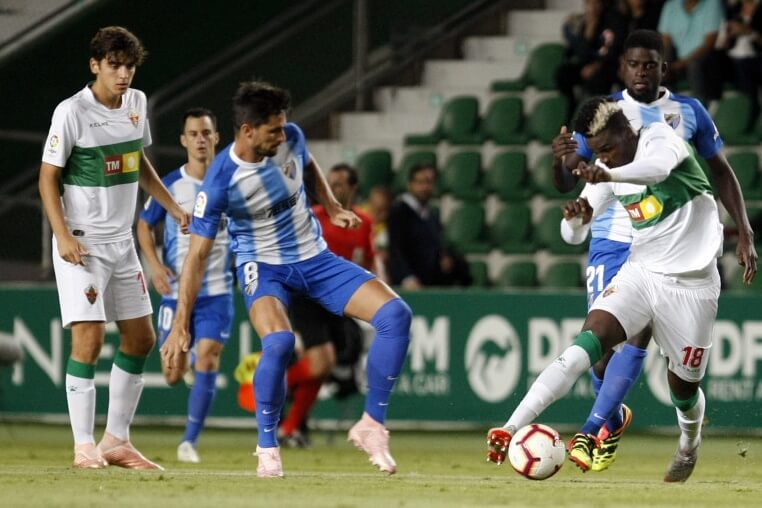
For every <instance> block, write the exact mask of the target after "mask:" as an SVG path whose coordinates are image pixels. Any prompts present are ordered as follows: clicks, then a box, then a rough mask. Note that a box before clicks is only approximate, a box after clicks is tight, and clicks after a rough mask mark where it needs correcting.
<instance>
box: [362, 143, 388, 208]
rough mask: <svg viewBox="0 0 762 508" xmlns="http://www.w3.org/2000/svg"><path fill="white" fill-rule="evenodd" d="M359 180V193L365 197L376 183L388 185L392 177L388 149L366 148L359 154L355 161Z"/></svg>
mask: <svg viewBox="0 0 762 508" xmlns="http://www.w3.org/2000/svg"><path fill="white" fill-rule="evenodd" d="M355 165H356V166H357V175H358V178H359V180H360V182H359V183H358V189H359V192H360V195H361V196H363V197H367V196H368V194H369V193H370V190H371V189H372V188H373V187H376V186H378V185H383V186H386V187H388V186H390V184H391V183H392V178H393V171H392V154H391V152H390V151H389V150H368V151H365V152H363V153H362V154H360V156H359V157H358V158H357V162H356V163H355Z"/></svg>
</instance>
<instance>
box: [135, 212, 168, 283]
mask: <svg viewBox="0 0 762 508" xmlns="http://www.w3.org/2000/svg"><path fill="white" fill-rule="evenodd" d="M136 230H137V236H138V245H139V246H140V251H141V252H142V253H143V256H144V257H145V259H146V260H147V261H148V266H149V267H150V268H151V282H152V283H153V287H155V288H156V291H158V292H159V294H162V295H168V294H169V293H170V292H171V291H172V286H171V285H170V281H171V280H173V279H174V278H175V274H174V272H173V271H172V269H171V268H170V267H168V266H167V265H165V264H164V263H162V262H161V259H159V256H158V255H157V254H156V238H155V236H154V228H152V227H151V226H150V224H148V223H147V222H146V221H145V220H143V219H138V225H137V227H136Z"/></svg>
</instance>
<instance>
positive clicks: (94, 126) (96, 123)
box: [90, 122, 108, 129]
mask: <svg viewBox="0 0 762 508" xmlns="http://www.w3.org/2000/svg"><path fill="white" fill-rule="evenodd" d="M90 127H91V128H93V129H94V128H96V127H108V122H93V123H91V124H90Z"/></svg>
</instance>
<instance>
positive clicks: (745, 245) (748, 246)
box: [736, 234, 757, 284]
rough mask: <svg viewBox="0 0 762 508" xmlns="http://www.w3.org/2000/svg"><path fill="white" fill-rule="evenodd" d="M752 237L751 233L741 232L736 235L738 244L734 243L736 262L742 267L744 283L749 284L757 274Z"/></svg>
mask: <svg viewBox="0 0 762 508" xmlns="http://www.w3.org/2000/svg"><path fill="white" fill-rule="evenodd" d="M753 238H754V236H753V235H751V236H750V235H748V234H741V235H739V236H738V245H736V258H738V264H739V265H741V266H743V267H744V271H743V282H744V284H751V282H752V281H753V280H754V276H755V275H756V274H757V251H756V249H755V248H754V241H753Z"/></svg>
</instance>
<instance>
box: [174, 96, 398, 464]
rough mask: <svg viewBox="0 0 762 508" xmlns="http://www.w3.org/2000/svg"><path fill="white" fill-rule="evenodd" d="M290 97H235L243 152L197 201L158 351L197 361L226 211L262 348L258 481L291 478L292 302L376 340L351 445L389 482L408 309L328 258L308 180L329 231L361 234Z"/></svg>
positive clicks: (211, 178)
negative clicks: (202, 307)
mask: <svg viewBox="0 0 762 508" xmlns="http://www.w3.org/2000/svg"><path fill="white" fill-rule="evenodd" d="M289 105H290V98H289V95H288V92H286V91H285V90H282V89H280V88H277V87H274V86H272V85H270V84H268V83H263V82H247V83H242V84H241V85H240V87H239V88H238V91H237V92H236V94H235V97H234V98H233V116H234V127H235V140H234V142H233V143H232V144H231V145H230V146H229V147H227V148H225V149H224V150H222V152H221V153H220V154H219V155H218V156H217V157H216V158H215V160H214V162H213V163H212V166H211V167H210V168H209V171H208V172H207V175H206V177H205V178H204V184H203V186H202V187H201V191H200V192H199V194H198V197H197V198H196V205H195V207H194V209H193V222H192V224H191V241H190V247H189V251H188V256H187V257H186V259H185V263H184V265H183V270H182V275H181V277H180V287H179V299H178V302H177V311H176V313H175V319H174V323H173V326H172V331H171V332H170V334H169V337H168V338H167V341H166V342H165V343H164V346H163V347H162V349H161V352H162V355H163V356H164V361H165V362H166V363H167V364H168V365H173V366H176V365H179V362H180V359H181V357H182V354H183V353H184V352H187V351H188V347H189V344H190V338H189V335H188V321H189V318H190V308H191V305H192V302H193V300H194V299H195V297H196V294H197V293H198V290H199V286H200V282H201V276H202V274H203V270H204V266H205V264H206V259H207V258H208V255H209V252H210V250H211V248H212V245H213V239H214V237H215V236H216V234H217V231H218V230H219V222H220V219H221V217H222V214H223V213H224V214H225V215H226V216H227V217H229V219H230V222H229V225H228V231H229V233H230V235H231V242H232V245H233V250H234V252H235V255H236V264H237V271H238V280H239V281H240V284H241V288H242V290H243V294H244V299H245V300H246V305H247V308H248V309H249V319H250V320H251V323H252V325H253V326H254V329H255V330H256V332H257V334H258V335H259V336H260V337H261V339H262V356H261V358H260V361H259V364H258V365H257V369H256V373H255V375H254V390H255V399H256V417H257V429H258V444H257V449H256V455H257V456H258V458H259V465H258V466H257V475H258V476H260V477H270V478H274V477H282V476H283V467H282V464H281V458H280V448H279V446H278V441H277V428H278V420H279V418H280V413H281V409H282V407H283V402H284V398H285V392H286V386H285V372H286V367H287V365H288V361H289V359H290V358H291V354H292V352H293V349H294V333H293V331H292V328H291V324H290V323H289V320H288V313H287V309H288V306H289V302H290V301H291V295H292V294H302V295H305V296H308V297H310V298H312V299H313V300H315V301H317V302H318V303H320V304H321V305H323V306H324V307H325V308H326V309H328V310H329V311H331V312H333V313H334V314H337V315H342V314H343V315H348V316H353V317H356V318H359V319H362V320H364V321H367V322H369V323H371V324H372V325H373V326H374V328H375V329H376V337H375V340H374V341H373V344H372V346H371V348H370V351H369V353H368V362H367V370H368V394H367V398H366V402H365V412H364V413H363V415H362V418H361V419H360V420H359V421H358V422H357V423H356V424H355V425H354V426H353V427H352V428H351V429H350V431H349V440H350V441H352V442H353V443H354V444H355V445H356V446H357V447H358V448H360V449H362V450H364V451H365V452H366V453H367V454H368V456H369V458H370V461H371V463H373V464H374V465H376V466H377V467H378V468H379V469H380V470H381V471H384V472H387V473H389V474H392V473H394V472H395V471H396V469H397V466H396V464H395V462H394V459H393V458H392V456H391V454H390V453H389V433H388V431H387V430H386V427H385V425H384V422H385V419H386V410H387V407H388V405H389V398H390V396H391V392H392V389H393V387H394V383H395V381H396V379H397V377H398V376H399V372H400V370H401V368H402V364H403V362H404V360H405V356H406V353H407V347H408V343H409V341H410V321H411V318H412V313H411V311H410V308H409V307H408V306H407V304H405V302H403V301H402V300H401V299H400V298H399V296H397V295H396V294H395V293H394V292H393V291H392V290H391V289H389V287H388V286H386V285H385V284H384V283H383V282H381V281H379V280H378V279H376V278H375V277H374V276H373V275H372V274H371V273H370V272H368V271H367V270H365V269H363V268H361V267H359V266H358V265H355V264H354V263H352V262H350V261H347V260H345V259H342V258H340V257H338V256H336V255H335V254H333V253H331V252H330V251H329V250H328V249H327V248H326V243H325V241H324V240H323V237H322V235H321V231H320V225H319V223H318V221H317V220H316V219H315V217H314V216H313V215H312V212H311V210H310V206H309V203H308V200H307V195H306V193H305V187H304V184H303V179H308V180H309V179H312V180H313V181H314V191H315V195H316V196H317V198H318V200H319V201H320V204H321V205H323V207H324V208H325V210H326V212H327V213H328V215H329V216H330V218H331V222H332V223H333V224H335V225H337V226H342V227H347V228H351V227H356V226H357V225H358V224H359V219H358V218H357V216H356V215H355V214H354V213H353V212H351V211H349V210H345V209H343V208H342V207H341V205H340V203H339V202H338V201H337V200H336V198H335V197H334V195H333V193H332V192H331V189H330V187H329V186H328V184H327V182H326V179H325V177H324V176H323V174H322V172H321V170H320V168H319V167H318V165H317V163H316V161H315V159H314V158H313V157H312V155H311V154H310V153H309V151H308V150H307V145H306V141H305V138H304V134H303V133H302V131H301V129H299V127H298V126H297V125H295V124H293V123H288V122H287V121H286V112H287V110H288V108H289Z"/></svg>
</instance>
